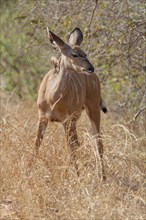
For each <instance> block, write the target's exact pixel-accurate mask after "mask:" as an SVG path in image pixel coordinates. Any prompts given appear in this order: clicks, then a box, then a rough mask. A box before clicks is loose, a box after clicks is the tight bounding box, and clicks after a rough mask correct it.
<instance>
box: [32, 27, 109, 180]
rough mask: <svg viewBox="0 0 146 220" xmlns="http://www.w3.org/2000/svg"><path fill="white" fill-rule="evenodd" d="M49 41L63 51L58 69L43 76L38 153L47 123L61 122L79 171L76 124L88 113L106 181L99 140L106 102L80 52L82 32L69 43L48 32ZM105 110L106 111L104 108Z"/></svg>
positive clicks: (39, 94)
mask: <svg viewBox="0 0 146 220" xmlns="http://www.w3.org/2000/svg"><path fill="white" fill-rule="evenodd" d="M48 37H49V40H50V42H51V44H52V45H53V46H54V47H56V48H58V49H59V50H60V52H61V57H60V59H59V60H56V63H57V64H56V65H55V68H53V69H52V70H50V71H49V72H48V73H47V74H46V75H45V76H44V78H43V80H42V82H41V85H40V89H39V93H38V100H37V105H38V110H39V122H38V129H37V137H36V141H35V146H36V152H37V151H38V148H39V146H40V144H41V141H42V139H43V135H44V132H45V129H46V127H47V124H48V122H49V121H50V122H60V123H61V124H62V125H63V127H64V130H65V135H66V140H67V145H68V149H69V152H71V155H72V157H71V158H73V160H74V162H75V167H76V169H77V170H78V167H77V159H76V157H77V155H76V150H77V148H78V146H79V142H78V136H77V132H76V121H77V120H78V119H79V117H80V115H81V112H82V110H83V109H86V112H87V114H88V116H89V119H90V121H91V124H92V126H93V129H94V135H95V136H96V139H97V145H98V150H99V155H100V161H101V167H102V177H103V179H105V172H104V164H103V144H102V140H101V138H100V105H101V106H102V104H103V101H102V99H101V93H100V82H99V79H98V77H97V75H96V74H95V73H94V67H93V66H92V64H91V63H90V61H89V60H88V58H87V55H86V53H85V52H84V51H83V50H82V49H81V48H80V45H81V43H82V41H83V34H82V32H81V30H80V29H79V28H75V29H74V30H73V31H72V32H71V33H70V35H69V36H68V42H67V43H65V42H64V41H63V40H62V39H61V38H60V37H58V36H57V35H56V34H54V33H53V32H51V31H50V30H48ZM56 67H57V68H56ZM103 107H105V111H106V106H105V105H104V104H103ZM103 111H104V110H103Z"/></svg>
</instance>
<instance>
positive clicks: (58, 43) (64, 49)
mask: <svg viewBox="0 0 146 220" xmlns="http://www.w3.org/2000/svg"><path fill="white" fill-rule="evenodd" d="M47 33H48V37H49V40H50V42H51V44H52V45H53V47H55V48H58V49H59V50H60V51H61V53H62V54H64V55H65V56H69V55H70V54H71V53H72V48H71V47H70V46H69V45H68V44H66V43H65V42H64V41H63V40H62V39H61V38H60V37H58V36H57V35H56V34H54V33H53V32H52V31H50V30H49V29H48V28H47Z"/></svg>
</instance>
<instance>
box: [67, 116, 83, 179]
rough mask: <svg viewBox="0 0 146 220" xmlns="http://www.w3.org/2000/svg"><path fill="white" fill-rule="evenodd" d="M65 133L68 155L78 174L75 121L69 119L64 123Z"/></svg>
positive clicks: (77, 143)
mask: <svg viewBox="0 0 146 220" xmlns="http://www.w3.org/2000/svg"><path fill="white" fill-rule="evenodd" d="M64 129H65V134H66V142H67V143H66V144H67V148H68V152H69V154H70V155H69V156H70V159H71V161H72V162H73V164H74V165H75V168H76V170H77V174H78V176H79V170H78V161H77V160H78V157H77V149H78V147H79V142H78V136H77V132H76V121H75V120H70V121H67V122H66V123H65V124H64Z"/></svg>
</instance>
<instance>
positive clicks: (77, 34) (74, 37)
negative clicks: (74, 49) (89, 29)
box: [67, 27, 83, 46]
mask: <svg viewBox="0 0 146 220" xmlns="http://www.w3.org/2000/svg"><path fill="white" fill-rule="evenodd" d="M67 39H68V42H69V44H70V45H71V46H73V45H80V44H81V43H82V41H83V34H82V31H81V30H80V29H79V28H77V27H76V28H75V29H74V30H73V31H72V32H71V33H70V34H68V36H67Z"/></svg>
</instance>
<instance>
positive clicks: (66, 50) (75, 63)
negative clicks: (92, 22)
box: [47, 28, 94, 75]
mask: <svg viewBox="0 0 146 220" xmlns="http://www.w3.org/2000/svg"><path fill="white" fill-rule="evenodd" d="M47 32H48V37H49V40H50V42H51V44H52V45H53V46H54V47H56V48H58V49H59V50H60V51H61V53H62V54H63V59H64V63H65V65H66V67H68V68H72V69H74V70H75V71H76V72H78V73H85V74H87V75H90V74H92V73H94V67H93V66H92V64H91V63H90V61H89V60H88V59H87V55H86V54H85V52H84V51H83V50H81V48H80V44H81V43H82V41H83V34H82V32H81V30H80V29H79V28H75V29H74V30H73V31H72V32H71V33H70V34H69V35H68V37H67V40H68V43H65V42H64V41H63V40H62V39H61V38H60V37H58V36H57V35H56V34H54V33H53V32H52V31H50V30H49V29H48V28H47Z"/></svg>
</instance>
